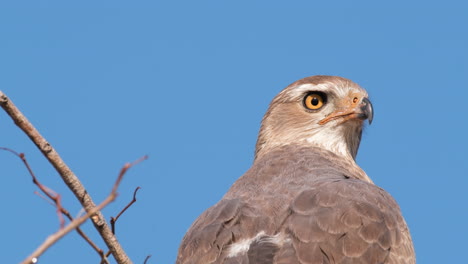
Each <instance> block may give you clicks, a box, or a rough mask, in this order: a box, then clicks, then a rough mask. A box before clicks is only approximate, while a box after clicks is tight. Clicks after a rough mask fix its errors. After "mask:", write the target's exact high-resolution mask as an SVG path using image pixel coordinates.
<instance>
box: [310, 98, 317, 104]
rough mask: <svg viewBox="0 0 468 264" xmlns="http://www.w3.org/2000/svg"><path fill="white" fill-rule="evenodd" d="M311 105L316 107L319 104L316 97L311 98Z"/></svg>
mask: <svg viewBox="0 0 468 264" xmlns="http://www.w3.org/2000/svg"><path fill="white" fill-rule="evenodd" d="M311 103H312V105H318V104H319V99H318V98H317V97H314V98H312V101H311Z"/></svg>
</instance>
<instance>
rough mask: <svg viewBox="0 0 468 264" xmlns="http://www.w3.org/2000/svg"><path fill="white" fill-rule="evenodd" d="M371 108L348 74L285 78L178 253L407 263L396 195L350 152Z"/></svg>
mask: <svg viewBox="0 0 468 264" xmlns="http://www.w3.org/2000/svg"><path fill="white" fill-rule="evenodd" d="M311 96H312V97H311ZM310 98H312V99H310ZM305 100H309V101H308V102H307V101H305ZM306 102H307V103H306ZM315 103H317V104H315ZM316 107H318V108H316ZM372 117H373V109H372V105H371V104H370V101H369V100H368V99H367V93H366V92H365V90H363V89H362V88H360V87H359V86H358V85H357V84H355V83H353V82H351V81H350V80H347V79H344V78H340V77H333V76H312V77H308V78H305V79H302V80H299V81H297V82H295V83H293V84H291V85H290V86H288V87H287V88H286V89H284V90H283V91H282V92H280V93H279V94H278V95H277V96H276V97H275V99H274V100H273V101H272V103H271V105H270V108H269V109H268V112H267V113H266V115H265V117H264V118H263V121H262V126H261V129H260V133H259V138H258V141H257V146H256V152H255V156H256V157H255V161H254V164H253V165H252V167H251V168H250V169H249V170H248V171H247V172H246V173H245V174H244V175H243V176H242V177H241V178H239V179H238V180H237V181H236V182H235V183H234V184H233V186H232V187H231V188H230V189H229V191H228V192H227V193H226V195H225V196H224V197H223V199H222V200H221V201H220V202H218V203H217V204H216V205H214V206H213V207H211V208H209V209H208V210H207V211H205V212H204V213H203V214H202V215H201V216H200V217H199V218H198V219H197V220H196V221H195V222H194V223H193V225H192V226H191V227H190V229H189V230H188V232H187V234H186V235H185V237H184V239H183V241H182V243H181V246H180V249H179V255H178V257H177V263H179V264H185V263H194V264H195V263H200V264H201V263H203V264H207V263H249V264H257V263H258V264H260V263H275V264H280V263H284V264H286V263H288V264H289V263H303V264H305V263H369V264H376V263H415V256H414V250H413V245H412V241H411V237H410V233H409V231H408V228H407V225H406V223H405V220H404V219H403V217H402V216H401V213H400V209H399V207H398V205H397V203H396V202H395V200H394V199H393V198H392V197H391V196H390V195H389V194H388V193H387V192H385V191H384V190H383V189H381V188H379V187H377V186H376V185H374V184H373V183H372V181H371V180H370V178H369V177H368V176H367V175H366V173H365V172H364V171H363V170H361V168H360V167H359V166H357V164H356V163H355V160H354V159H355V156H356V154H357V150H358V147H359V142H360V138H361V133H362V127H363V121H364V120H365V119H369V121H372Z"/></svg>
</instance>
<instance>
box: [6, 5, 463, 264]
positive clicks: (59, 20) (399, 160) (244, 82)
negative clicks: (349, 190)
mask: <svg viewBox="0 0 468 264" xmlns="http://www.w3.org/2000/svg"><path fill="white" fill-rule="evenodd" d="M467 12H468V5H467V4H466V3H464V2H463V1H444V2H443V3H441V2H440V1H411V2H410V1H390V2H388V1H387V2H381V1H379V2H377V1H352V2H351V1H333V2H331V1H329V2H327V3H325V2H324V1H288V2H287V3H286V1H202V2H200V1H139V2H138V3H132V4H130V3H125V2H124V1H99V2H90V1H89V2H87V1H80V3H79V4H78V3H63V2H60V1H41V2H38V1H31V2H26V1H15V2H14V3H5V2H3V3H1V4H0V36H1V41H0V73H1V74H0V75H1V78H0V89H1V90H2V91H3V92H5V93H6V94H7V95H8V96H9V97H10V98H11V99H12V100H13V101H14V102H15V103H16V104H17V106H18V107H19V108H20V109H21V110H22V111H23V112H24V113H25V114H26V115H27V117H28V118H29V120H30V121H32V122H33V124H35V126H36V127H37V128H38V129H39V130H40V131H41V132H42V134H43V135H44V136H45V137H46V138H47V139H48V140H49V141H50V142H51V144H52V145H53V146H54V147H55V148H56V149H57V151H58V152H59V153H60V154H61V155H62V157H63V159H64V160H65V161H66V162H67V163H68V165H69V166H70V167H71V168H72V169H73V170H74V172H75V173H76V174H77V175H78V176H79V177H80V179H81V181H82V182H83V184H84V185H85V186H86V188H87V189H88V192H89V193H90V194H91V195H92V196H93V197H94V200H95V202H99V201H101V200H103V199H104V198H105V197H106V196H107V194H108V192H109V191H110V189H111V186H112V183H113V181H114V179H115V177H116V176H117V174H118V171H119V170H120V168H121V167H122V165H123V164H124V163H125V162H128V161H132V160H135V159H137V158H138V157H140V156H143V155H144V154H148V155H149V156H150V159H149V160H148V161H145V162H144V163H142V164H140V165H138V166H137V167H135V168H133V169H132V170H131V171H130V172H129V173H128V174H127V176H126V178H125V179H124V181H123V183H122V185H121V187H120V196H119V199H118V200H117V201H116V202H115V203H114V204H112V205H110V206H109V207H108V208H106V209H105V210H104V214H105V215H106V216H107V217H108V218H109V217H110V216H115V215H116V214H117V213H118V211H119V210H120V208H121V207H123V206H124V205H125V204H126V203H127V202H128V201H129V200H130V199H131V196H132V193H133V190H134V188H135V187H137V186H141V187H142V189H141V190H140V192H139V194H138V202H137V203H136V204H135V205H134V206H133V207H132V208H130V209H129V211H128V212H127V213H126V214H125V215H123V216H122V217H121V218H120V220H119V222H118V225H117V237H118V239H119V240H120V241H121V243H122V245H123V247H124V249H125V250H126V251H127V253H128V254H129V255H130V256H131V258H132V260H133V261H134V262H135V263H142V262H143V260H144V259H145V257H146V256H147V255H148V254H152V255H153V257H152V258H151V261H150V262H149V263H173V262H174V260H175V256H176V253H177V249H178V245H179V243H180V240H181V238H182V236H183V235H184V233H185V231H186V230H187V228H188V227H189V226H190V224H191V223H192V222H193V221H194V220H195V218H196V217H197V216H198V215H199V214H200V213H201V212H202V211H203V210H205V209H206V208H208V207H209V206H211V205H212V204H214V203H216V202H217V201H218V200H219V199H220V198H221V197H222V195H223V194H224V193H225V192H226V190H227V189H228V188H229V187H230V185H231V184H232V183H233V182H234V181H235V180H236V179H237V178H238V177H239V176H241V175H242V174H243V173H244V172H245V171H246V170H247V169H248V168H249V167H250V165H251V163H252V158H253V151H254V145H255V141H256V136H257V132H258V129H259V124H260V121H261V118H262V116H263V114H264V112H265V111H266V109H267V107H268V104H269V102H270V100H271V99H272V98H273V97H274V96H275V94H276V93H278V92H279V91H280V90H281V89H283V88H284V87H286V86H287V85H288V84H290V83H292V82H293V81H295V80H297V79H300V78H303V77H306V76H310V75H316V74H327V75H339V76H343V77H346V78H350V79H352V80H354V81H355V82H357V83H359V84H360V85H361V86H363V87H364V88H366V89H367V90H368V92H369V94H370V97H371V100H372V102H373V105H374V108H375V117H374V123H373V124H372V126H369V127H368V128H367V129H366V131H365V134H364V136H363V142H362V144H361V148H360V151H359V155H358V159H357V160H358V163H359V164H360V165H361V167H362V168H363V169H364V170H365V171H366V172H367V173H368V175H369V176H370V177H371V178H372V179H373V180H374V182H375V183H376V184H378V185H379V186H381V187H382V188H384V189H386V190H387V191H388V192H390V193H391V194H392V195H393V196H394V197H395V199H396V200H397V201H398V202H399V204H400V206H401V209H402V211H403V214H404V216H405V218H406V220H407V222H408V225H409V227H410V230H411V233H412V236H413V240H414V243H415V247H416V253H417V259H418V262H419V263H457V262H459V261H460V260H461V259H465V257H462V255H461V254H463V253H464V252H465V251H466V248H465V247H466V237H467V235H468V231H467V228H466V223H467V218H468V208H467V202H468V196H467V192H466V189H467V187H468V173H467V171H468V162H467V161H468V160H467V158H468V154H467V149H468V141H467V139H466V138H467V137H466V135H468V117H467V116H468V111H467V106H466V105H467V102H466V99H467V98H468V85H467V83H468V48H467V47H468V27H467V25H468V16H467V15H466V14H467ZM0 146H3V147H9V148H12V149H14V150H16V151H18V152H24V153H26V157H27V158H28V160H29V162H30V163H31V166H32V167H33V169H34V171H35V172H36V174H37V175H38V176H39V178H40V180H41V181H42V182H43V183H44V184H46V185H47V186H49V187H51V188H52V189H54V190H55V191H57V192H58V193H60V194H61V195H62V196H63V203H64V206H65V207H66V208H67V209H68V210H69V211H70V212H72V215H77V214H78V213H79V211H80V206H79V204H78V202H77V201H76V200H75V198H74V197H73V196H72V195H71V194H70V192H69V191H68V190H67V189H66V187H65V185H64V184H63V182H62V181H61V179H60V178H59V177H58V175H57V173H56V172H55V171H54V170H53V169H52V167H51V166H50V165H49V164H48V163H47V162H46V160H45V159H44V158H43V157H42V156H41V154H40V153H39V151H38V150H37V149H36V148H35V147H34V146H33V144H32V143H31V142H30V141H29V139H28V138H27V137H26V136H25V135H23V133H22V132H21V131H19V129H18V128H17V127H15V126H14V125H13V123H12V122H11V121H10V120H9V118H8V117H7V116H6V115H5V113H3V111H2V112H1V113H0ZM0 167H1V170H0V184H1V186H2V191H1V192H0V204H1V207H2V216H3V217H1V220H0V223H1V225H0V232H1V234H2V235H1V237H0V245H1V248H2V249H3V250H2V262H4V263H16V262H19V261H21V260H22V259H23V258H24V257H26V256H27V255H28V254H29V253H31V252H32V251H33V250H34V249H35V248H36V247H37V246H38V245H39V244H40V243H42V241H43V240H44V239H45V238H46V237H47V236H48V235H49V234H51V233H52V232H55V231H56V230H57V228H58V222H57V217H56V215H55V211H54V209H53V207H51V206H50V205H49V204H48V203H47V202H45V201H44V200H43V199H41V198H39V197H38V196H36V195H34V191H35V190H37V188H36V187H35V186H34V185H32V183H31V179H30V177H29V175H28V174H27V172H26V169H25V168H24V167H23V165H22V164H21V163H20V161H19V160H18V159H17V158H16V157H14V156H12V155H10V154H9V153H6V152H0ZM84 229H85V231H86V232H87V233H88V234H89V235H90V236H91V237H92V238H93V239H94V240H95V241H96V242H97V243H98V244H99V245H100V246H103V243H102V242H101V240H100V239H99V237H98V236H97V235H96V232H95V230H94V228H93V227H92V226H91V224H90V223H86V224H85V225H84ZM41 261H42V263H64V262H66V263H97V262H98V257H97V255H96V254H95V253H94V251H93V250H92V249H91V248H90V247H89V246H87V244H85V243H84V242H83V241H82V240H81V238H79V237H78V236H77V235H76V234H74V233H73V234H71V235H69V236H67V237H65V238H64V239H63V240H61V241H60V242H59V243H58V244H56V245H55V246H53V247H52V248H51V249H50V250H49V251H47V252H46V253H45V254H44V255H43V257H42V258H41Z"/></svg>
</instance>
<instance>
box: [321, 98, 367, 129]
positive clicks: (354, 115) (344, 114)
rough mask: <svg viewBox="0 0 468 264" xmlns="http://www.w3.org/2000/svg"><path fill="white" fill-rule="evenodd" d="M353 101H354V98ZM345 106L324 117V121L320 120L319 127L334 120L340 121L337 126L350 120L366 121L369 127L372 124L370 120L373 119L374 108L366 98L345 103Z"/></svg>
mask: <svg viewBox="0 0 468 264" xmlns="http://www.w3.org/2000/svg"><path fill="white" fill-rule="evenodd" d="M354 99H356V97H355V98H354ZM354 99H353V100H354ZM345 105H347V106H345V107H344V108H339V109H338V110H336V111H334V112H332V113H331V114H329V115H328V116H326V117H325V118H324V119H322V120H320V121H319V125H324V124H326V123H328V122H330V121H332V120H336V119H341V120H340V122H339V124H342V123H344V122H346V121H348V120H352V119H359V120H366V119H367V120H368V121H369V125H370V124H371V123H372V120H373V119H374V108H373V107H372V103H371V102H370V101H369V99H368V98H367V97H364V98H362V100H361V102H357V101H356V103H354V102H351V103H349V102H347V103H345Z"/></svg>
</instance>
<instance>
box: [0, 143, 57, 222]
mask: <svg viewBox="0 0 468 264" xmlns="http://www.w3.org/2000/svg"><path fill="white" fill-rule="evenodd" d="M0 149H1V150H5V151H8V152H10V153H13V155H15V156H17V157H18V158H20V159H21V161H22V162H23V164H24V166H25V167H26V169H27V170H28V172H29V175H31V177H32V180H33V183H34V184H35V185H36V186H37V187H39V189H40V190H41V191H42V193H44V194H45V195H46V196H47V197H49V199H51V200H52V201H53V202H54V204H55V207H56V211H57V216H58V218H59V222H60V228H63V227H64V226H65V219H63V215H62V209H63V208H62V202H61V197H60V194H58V193H56V192H55V191H54V190H52V189H50V188H49V187H47V186H45V185H44V184H42V183H40V182H39V180H38V179H37V177H36V175H35V174H34V172H33V170H32V168H31V166H29V163H28V161H27V160H26V157H25V155H24V153H18V152H16V151H14V150H12V149H9V148H4V147H0Z"/></svg>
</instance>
